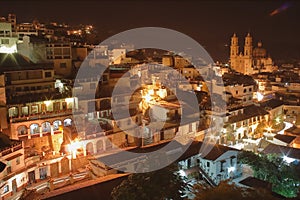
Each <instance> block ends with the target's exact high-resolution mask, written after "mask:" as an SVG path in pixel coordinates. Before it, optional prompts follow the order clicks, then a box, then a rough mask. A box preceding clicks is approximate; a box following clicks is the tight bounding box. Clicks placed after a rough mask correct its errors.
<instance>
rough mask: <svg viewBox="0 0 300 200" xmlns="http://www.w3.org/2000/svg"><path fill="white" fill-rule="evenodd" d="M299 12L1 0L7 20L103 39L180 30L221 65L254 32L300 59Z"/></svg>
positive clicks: (257, 5) (277, 52)
mask: <svg viewBox="0 0 300 200" xmlns="http://www.w3.org/2000/svg"><path fill="white" fill-rule="evenodd" d="M276 9H278V10H277V11H276ZM299 11H300V3H299V2H297V1H271V0H269V1H224V2H223V1H200V2H199V1H196V0H188V1H186V0H182V1H179V0H177V1H170V0H168V1H166V0H165V1H164V0H162V1H159V0H152V1H150V0H149V1H146V0H127V1H126V0H124V1H121V0H119V1H116V0H110V1H101V0H93V1H83V0H82V1H63V0H61V1H57V0H56V1H49V0H40V1H38V0H36V1H30V0H29V1H28V0H24V1H14V0H10V1H8V0H7V1H6V0H2V1H1V2H0V15H1V16H6V15H7V14H8V13H15V14H17V21H18V22H29V21H30V22H31V21H32V20H33V19H35V18H36V19H38V20H39V21H40V22H50V21H58V22H65V23H67V24H71V25H75V24H79V23H83V24H93V25H94V26H96V28H97V30H98V31H99V33H100V34H101V37H102V38H103V39H105V38H107V37H109V36H110V35H113V34H115V33H118V32H120V31H124V30H127V29H131V28H137V27H143V26H157V27H165V28H171V29H175V30H177V31H180V32H182V33H185V34H187V35H189V36H191V37H193V38H194V39H196V40H197V41H198V42H199V43H200V44H201V45H203V46H204V47H205V48H206V49H207V51H208V52H209V53H210V54H211V56H212V57H213V59H214V60H221V61H226V60H227V59H228V54H229V47H228V46H226V44H229V43H230V37H231V35H232V34H233V32H236V33H237V35H238V36H239V37H240V42H242V43H243V42H244V37H245V35H246V34H247V32H248V31H250V33H251V34H252V35H253V37H254V43H255V45H256V43H257V41H258V40H261V41H262V42H263V46H265V47H266V49H267V50H268V52H269V53H270V55H271V56H272V57H273V59H274V60H278V59H291V58H297V59H300V48H299V45H300V39H299V37H300V25H299V21H298V20H300V12H299ZM271 13H272V14H271ZM271 15H272V16H271ZM242 37H243V38H242ZM242 45H243V44H240V46H242Z"/></svg>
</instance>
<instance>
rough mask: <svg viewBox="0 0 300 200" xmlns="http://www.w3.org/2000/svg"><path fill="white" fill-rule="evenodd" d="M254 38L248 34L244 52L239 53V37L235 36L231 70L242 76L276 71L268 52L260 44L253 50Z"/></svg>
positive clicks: (231, 50)
mask: <svg viewBox="0 0 300 200" xmlns="http://www.w3.org/2000/svg"><path fill="white" fill-rule="evenodd" d="M252 41H253V40H252V36H251V35H250V34H249V33H248V34H247V36H246V37H245V44H244V52H240V51H239V43H238V37H237V36H236V34H234V35H233V36H232V38H231V46H230V66H231V69H233V70H235V71H237V72H239V73H242V74H247V75H251V74H256V73H260V72H272V71H274V70H275V69H276V67H275V66H274V65H273V61H272V59H271V58H270V57H269V56H268V55H267V51H266V50H265V49H264V48H263V47H262V43H261V42H258V45H257V47H255V48H253V42H252Z"/></svg>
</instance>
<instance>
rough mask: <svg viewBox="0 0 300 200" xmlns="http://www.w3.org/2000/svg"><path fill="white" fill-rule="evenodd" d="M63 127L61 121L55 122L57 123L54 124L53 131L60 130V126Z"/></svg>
mask: <svg viewBox="0 0 300 200" xmlns="http://www.w3.org/2000/svg"><path fill="white" fill-rule="evenodd" d="M61 125H62V123H61V121H60V120H55V121H54V122H53V131H57V130H59V126H61Z"/></svg>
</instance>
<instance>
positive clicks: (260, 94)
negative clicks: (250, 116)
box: [256, 92, 264, 101]
mask: <svg viewBox="0 0 300 200" xmlns="http://www.w3.org/2000/svg"><path fill="white" fill-rule="evenodd" d="M256 98H257V100H258V101H261V100H263V98H264V95H263V94H262V93H260V92H257V93H256Z"/></svg>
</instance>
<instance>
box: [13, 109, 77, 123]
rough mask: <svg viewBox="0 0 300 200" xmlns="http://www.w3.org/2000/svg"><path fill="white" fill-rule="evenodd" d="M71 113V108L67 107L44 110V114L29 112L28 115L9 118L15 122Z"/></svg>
mask: <svg viewBox="0 0 300 200" xmlns="http://www.w3.org/2000/svg"><path fill="white" fill-rule="evenodd" d="M71 114H72V109H67V110H60V111H53V112H46V113H45V114H41V113H40V114H31V115H29V116H20V117H15V118H11V122H13V123H16V122H24V121H29V120H39V119H47V118H52V117H60V116H65V115H71Z"/></svg>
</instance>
